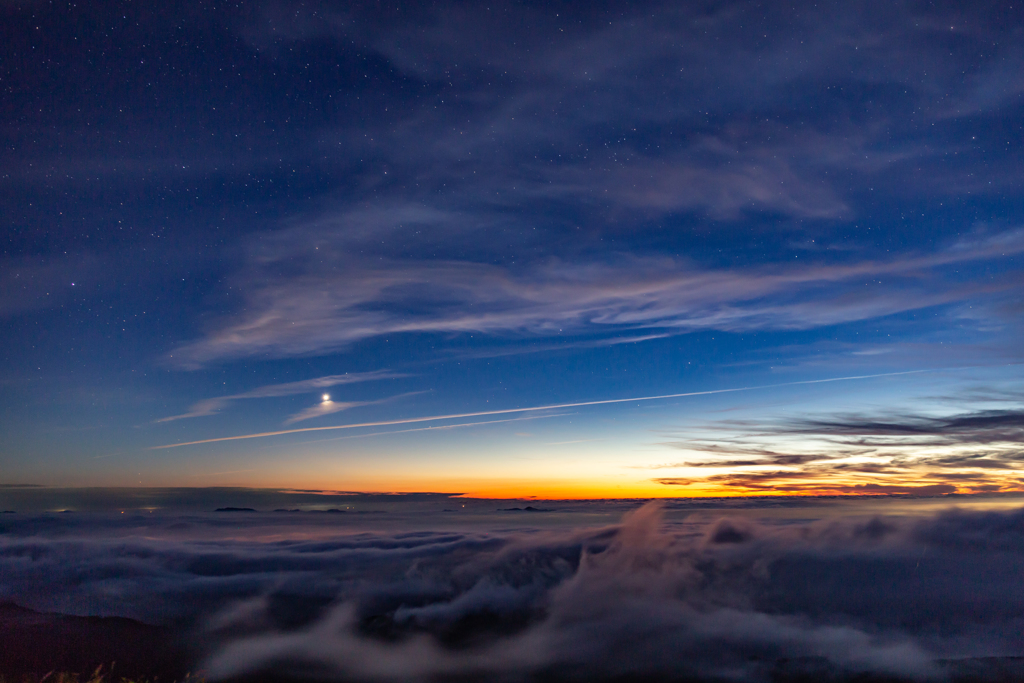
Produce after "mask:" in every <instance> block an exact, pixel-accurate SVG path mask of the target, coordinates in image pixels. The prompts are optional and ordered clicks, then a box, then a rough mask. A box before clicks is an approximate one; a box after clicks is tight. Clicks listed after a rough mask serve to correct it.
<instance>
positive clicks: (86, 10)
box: [0, 0, 1024, 496]
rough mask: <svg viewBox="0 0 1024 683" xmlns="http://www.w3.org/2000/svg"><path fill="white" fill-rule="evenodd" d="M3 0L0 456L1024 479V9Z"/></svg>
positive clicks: (13, 470)
mask: <svg viewBox="0 0 1024 683" xmlns="http://www.w3.org/2000/svg"><path fill="white" fill-rule="evenodd" d="M0 14H2V18H0V88H2V93H3V97H2V105H0V107H2V108H0V116H2V121H0V131H2V135H3V145H2V148H0V169H2V170H0V205H2V212H0V220H2V225H3V232H2V237H3V239H2V242H0V244H2V249H3V255H2V260H0V283H2V284H0V287H2V289H0V316H2V319H3V324H2V327H0V334H2V339H0V349H2V352H0V429H2V431H3V434H4V439H3V444H2V445H0V461H2V463H3V467H2V474H0V480H2V482H0V483H38V484H61V485H86V484H89V485H138V484H139V483H142V484H143V485H149V484H152V485H182V486H205V485H214V484H217V485H224V484H241V485H248V486H280V485H286V486H296V487H304V488H318V487H322V488H331V489H344V490H372V491H381V490H434V491H456V492H470V493H478V494H481V495H485V494H486V495H498V494H501V495H574V496H575V495H595V496H596V495H627V494H628V495H691V494H699V493H702V492H705V493H706V492H709V491H717V492H719V493H721V492H726V493H746V492H766V491H767V492H783V493H784V492H810V491H823V492H826V491H827V492H840V493H848V492H901V491H908V490H910V487H915V486H926V487H930V488H928V489H926V490H924V491H925V492H948V491H953V490H958V491H961V492H968V491H991V490H1010V489H1014V488H1019V487H1020V486H1021V479H1020V472H1019V470H1018V469H1017V460H1018V458H1019V456H1020V454H1021V447H1020V444H1021V443H1022V441H1024V433H1022V424H1024V420H1022V417H1021V415H1022V408H1021V405H1022V404H1021V394H1020V380H1021V379H1022V374H1024V373H1022V366H1021V365H1019V363H1021V362H1022V358H1021V356H1022V354H1021V351H1020V345H1019V337H1020V334H1021V332H1022V329H1021V328H1022V326H1021V320H1022V313H1024V305H1022V300H1024V298H1022V296H1021V293H1020V292H1021V290H1022V284H1024V283H1022V270H1021V254H1022V253H1024V227H1022V225H1024V199H1022V198H1024V194H1022V192H1021V190H1022V185H1024V166H1022V164H1021V161H1022V153H1021V144H1022V141H1024V134H1022V133H1024V128H1022V126H1024V15H1022V9H1021V8H1020V7H1017V6H1016V5H1015V4H1013V3H1009V2H990V3H986V2H975V3H970V4H966V3H923V2H922V3H909V2H903V3H901V2H896V3H893V2H869V3H854V4H851V3H799V2H798V3H786V4H781V3H753V2H705V3H688V4H682V5H680V4H679V3H663V4H659V3H642V2H629V3H616V2H588V3H571V2H564V3H557V2H556V3H552V2H545V3H529V2H520V3H490V4H488V3H477V2H474V3H457V2H453V3H430V4H399V5H385V4H381V3H358V2H356V3H352V2H348V3H334V4H332V3H310V2H302V3H290V2H257V3H251V4H245V5H234V4H229V3H205V4H195V5H192V6H190V7H185V8H182V7H178V6H177V4H174V3H172V4H171V5H152V4H146V3H137V2H136V3H131V2H126V3H103V2H101V3H80V4H77V5H75V4H71V5H69V4H66V3H49V2H11V1H10V0H5V2H3V3H2V4H0ZM889 373H911V374H895V375H893V374H889ZM865 375H885V376H878V377H870V378H862V379H850V380H841V379H839V378H845V377H863V376H865ZM823 379H828V380H838V381H830V382H824V383H811V384H807V383H805V382H816V381H817V380H823ZM777 385H782V386H777ZM765 386H771V387H773V388H767V389H764V388H761V389H757V388H751V387H765ZM748 388H750V389H749V390H748ZM726 389H728V390H739V389H743V390H742V391H729V392H727V393H717V394H703V395H699V396H688V397H676V398H671V399H657V400H644V401H638V402H631V401H627V402H621V403H613V404H602V405H597V406H581V405H575V404H580V403H587V402H593V401H605V400H616V399H624V398H632V397H637V398H646V397H651V396H661V395H665V394H686V393H697V392H709V391H710V392H716V391H721V390H726ZM324 395H328V396H329V397H330V398H329V399H324V398H323V396H324ZM566 404H572V405H566ZM545 406H559V407H556V408H552V409H550V410H534V409H535V408H541V407H545ZM524 408H529V409H530V410H526V411H522V412H502V411H510V410H519V409H524ZM480 413H484V414H480ZM435 416H456V417H452V418H450V419H430V420H424V419H422V418H433V417H435ZM364 423H387V424H373V425H370V426H365V427H354V428H349V429H344V430H322V431H314V432H307V431H300V432H293V433H289V434H278V435H274V436H267V437H259V438H253V439H241V440H232V441H218V439H224V438H225V437H233V436H245V435H253V434H264V433H268V432H278V431H283V430H296V429H305V428H307V427H334V426H344V425H352V424H364ZM481 423H486V424H481ZM412 430H416V431H412ZM342 437H343V438H342ZM208 440H214V441H210V442H208V443H202V444H194V445H189V446H181V447H177V448H157V447H161V446H169V445H173V444H179V443H184V442H194V441H208ZM787 457H788V460H787V459H786V458H787ZM972 457H974V459H973V460H971V458H972ZM979 459H980V461H979Z"/></svg>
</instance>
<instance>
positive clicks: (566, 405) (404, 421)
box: [151, 370, 935, 450]
mask: <svg viewBox="0 0 1024 683" xmlns="http://www.w3.org/2000/svg"><path fill="white" fill-rule="evenodd" d="M922 372H935V371H934V370H908V371H905V372H886V373H879V374H874V375H858V376H853V377H829V378H826V379H812V380H802V381H799V382H783V383H779V384H766V385H762V386H756V387H736V388H734V389H712V390H709V391H689V392H684V393H679V394H662V395H660V396H634V397H630V398H612V399H606V400H602V401H581V402H578V403H559V404H555V405H545V406H531V407H528V408H507V409H504V410H485V411H481V412H474V413H456V414H451V415H430V416H426V417H411V418H405V419H401V420H382V421H378V422H361V423H358V424H347V425H332V426H329V427H303V428H301V429H281V430H277V431H273V432H259V433H257V434H240V435H238V436H224V437H219V438H216V439H202V440H200V441H187V442H183V443H172V444H167V445H164V446H153V447H152V449H151V450H160V449H164V448H178V447H181V446H195V445H199V444H205V443H218V442H221V441H237V440H239V439H260V438H264V437H268V436H282V435H285V434H299V433H302V432H319V431H326V430H334V429H357V428H361V427H383V426H390V425H402V424H413V423H417V422H434V421H439V420H453V419H457V418H466V417H483V416H485V415H508V414H511V413H527V412H537V411H543V410H557V409H561V408H580V407H584V406H599V405H611V404H616V403H632V402H636V401H659V400H663V399H668V398H684V397H688V396H710V395H713V394H728V393H734V392H739V391H757V390H761V389H771V388H777V387H788V386H798V385H803V384H822V383H826V382H847V381H853V380H861V379H870V378H874V377H893V376H898V375H913V374H918V373H922Z"/></svg>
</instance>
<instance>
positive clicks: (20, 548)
mask: <svg viewBox="0 0 1024 683" xmlns="http://www.w3.org/2000/svg"><path fill="white" fill-rule="evenodd" d="M617 506H618V507H609V506H607V505H605V506H603V507H602V506H601V505H600V504H595V505H594V510H593V511H588V509H587V507H586V506H585V505H577V506H576V507H575V509H574V510H575V511H574V512H573V513H572V514H565V513H563V512H559V511H557V510H556V511H552V512H526V511H520V510H514V511H505V510H502V511H497V510H494V511H492V512H490V513H488V514H483V513H480V512H479V511H478V512H477V513H474V515H473V516H472V517H470V516H468V514H467V516H465V517H463V516H462V515H461V514H459V513H454V512H452V511H448V512H444V513H442V512H440V511H438V512H434V513H429V512H417V513H415V514H414V515H412V517H415V518H416V519H417V523H416V524H411V523H410V524H405V523H403V522H402V521H401V520H400V519H398V518H396V517H394V516H393V515H391V516H389V515H388V514H386V513H380V514H378V515H375V514H374V513H367V514H364V515H357V514H316V513H311V512H304V513H266V512H263V513H241V512H234V513H212V514H211V513H204V514H192V513H190V514H160V513H159V512H149V513H146V512H143V513H131V512H130V513H127V514H121V513H114V514H106V513H104V514H84V513H76V514H68V515H59V514H42V515H40V514H31V515H21V514H18V515H8V516H5V517H4V518H3V519H2V520H0V600H4V599H6V600H12V601H15V602H17V603H18V604H20V605H22V606H24V607H29V608H32V609H36V610H40V611H54V612H62V613H70V614H81V615H86V614H95V615H117V616H127V617H132V618H135V619H138V620H141V621H146V622H149V623H159V624H165V625H170V626H172V627H173V628H175V629H178V630H179V632H181V633H182V634H183V638H186V639H187V640H188V642H189V643H190V647H191V649H192V651H193V652H194V653H195V658H196V664H197V666H198V667H199V668H200V669H201V670H203V671H204V672H205V673H206V675H207V676H208V677H209V678H210V679H213V680H221V679H237V678H246V677H254V676H263V675H270V676H275V675H287V676H288V677H300V678H301V677H306V676H310V677H316V678H330V679H335V680H353V681H363V680H365V681H415V680H495V681H527V680H574V681H575V680H578V681H591V680H631V679H636V678H643V679H645V680H669V679H671V680H682V679H694V680H739V681H746V680H751V681H756V680H771V679H773V678H775V679H778V678H779V676H780V675H783V674H785V675H790V674H793V672H794V671H796V672H798V673H800V672H803V674H805V675H810V676H812V677H815V679H821V680H825V679H824V678H822V676H856V675H861V674H870V675H876V676H883V677H887V676H891V677H896V678H900V679H916V680H933V679H934V680H943V679H947V678H948V677H949V675H950V663H949V661H950V660H963V659H967V658H979V657H1007V656H1019V655H1024V590H1022V582H1021V577H1022V576H1024V508H1021V509H1012V508H1010V509H1001V510H990V511H984V510H981V511H978V510H975V511H972V510H967V509H954V508H949V509H945V510H943V511H940V512H937V513H928V514H915V515H908V514H892V515H881V516H880V515H873V514H865V515H858V514H849V513H848V512H847V513H844V514H840V515H835V514H831V515H829V514H809V515H808V517H806V518H801V517H800V516H799V515H794V514H786V515H781V516H780V515H775V516H771V515H760V514H757V512H756V511H754V513H753V514H752V513H751V511H750V510H745V511H742V512H743V513H744V514H730V513H729V512H728V511H725V512H722V511H707V510H705V511H699V510H697V511H693V510H691V511H685V510H683V511H681V510H679V509H677V508H676V507H673V505H672V504H668V505H667V509H666V504H664V503H658V502H652V503H646V504H642V505H641V504H640V503H635V504H633V505H626V504H617ZM630 507H631V508H632V509H630V510H628V511H627V512H626V513H625V514H624V516H622V518H621V521H619V522H614V523H608V522H606V521H604V520H605V519H606V518H609V517H610V516H611V514H610V513H615V515H617V512H615V511H616V510H618V509H620V508H630ZM810 512H813V510H810ZM598 513H600V514H598ZM396 520H397V521H396ZM431 526H433V527H435V529H436V530H430V527H431ZM780 672H782V673H781V674H780Z"/></svg>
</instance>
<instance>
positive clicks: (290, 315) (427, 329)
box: [169, 229, 1024, 367]
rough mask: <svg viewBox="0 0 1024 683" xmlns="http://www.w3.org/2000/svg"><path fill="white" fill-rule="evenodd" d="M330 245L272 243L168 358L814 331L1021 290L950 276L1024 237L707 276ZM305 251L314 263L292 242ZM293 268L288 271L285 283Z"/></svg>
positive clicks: (676, 269) (687, 268) (199, 362)
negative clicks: (355, 256) (193, 337)
mask: <svg viewBox="0 0 1024 683" xmlns="http://www.w3.org/2000/svg"><path fill="white" fill-rule="evenodd" d="M323 237H324V240H323V241H322V243H321V244H319V245H318V246H317V247H316V249H315V250H313V252H312V253H313V254H314V255H312V256H311V255H310V253H309V250H308V249H306V246H305V245H306V244H308V240H307V239H296V238H295V237H294V236H290V235H278V236H275V237H274V238H273V241H274V243H275V244H276V245H277V246H279V247H280V249H273V250H269V247H268V246H267V245H264V246H263V247H262V248H263V249H268V250H267V251H266V252H261V255H260V257H259V259H258V260H256V261H254V262H253V264H252V267H251V269H250V272H249V273H248V274H246V275H244V276H242V277H241V278H240V279H239V281H238V285H239V287H240V289H241V290H242V291H243V292H244V293H245V296H246V300H247V306H246V310H245V312H244V313H242V314H241V315H240V317H239V318H238V319H236V320H233V321H229V322H227V324H225V325H224V326H222V327H220V328H219V329H216V330H214V331H212V332H211V333H210V334H209V335H208V336H207V337H206V338H204V339H201V340H198V341H196V342H193V343H190V344H187V345H185V346H183V347H180V348H178V349H177V350H176V351H175V352H174V354H172V356H173V357H172V358H170V359H169V360H170V361H171V362H173V363H175V364H179V365H183V366H185V367H200V366H203V365H208V364H210V363H214V362H217V361H222V360H228V359H234V358H244V357H250V356H255V355H260V356H268V355H269V356H273V357H290V356H304V355H316V354H325V353H329V352H332V351H337V350H339V349H343V348H345V347H346V346H349V345H351V344H353V343H355V342H358V341H361V340H364V339H369V338H373V337H380V336H383V335H388V334H403V333H434V334H441V333H443V334H459V333H483V334H487V335H495V336H505V337H510V336H511V337H519V338H521V337H523V336H527V335H528V336H531V337H537V336H546V337H552V336H557V335H560V334H585V333H589V334H593V333H598V332H601V333H604V334H609V333H611V334H621V333H622V332H624V331H629V330H636V329H650V328H658V329H661V330H672V331H675V333H678V334H682V333H686V332H693V331H698V330H725V331H735V332H743V331H751V330H762V329H810V328H815V327H821V326H827V325H835V324H839V323H844V322H850V321H856V320H865V319H870V318H877V317H881V316H886V315H892V314H895V313H900V312H904V311H910V310H916V309H921V308H926V307H929V306H937V305H942V304H948V303H952V302H955V301H963V300H967V299H970V298H971V297H976V296H983V295H991V294H992V293H994V292H1006V291H1010V290H1011V289H1013V288H1015V286H1016V283H1012V282H1005V283H999V282H995V283H993V282H991V281H987V280H986V282H985V283H984V284H982V283H980V282H979V283H977V284H970V283H964V282H962V281H959V282H955V281H953V280H946V279H945V278H944V277H943V274H944V272H945V271H944V269H945V268H947V267H950V266H954V265H957V264H961V265H967V264H969V263H971V262H976V261H985V260H991V259H997V258H1004V257H1006V256H1011V255H1013V254H1017V253H1021V252H1022V251H1024V231H1022V230H1019V229H1018V230H1012V231H1005V232H1002V233H998V234H996V235H982V236H975V237H974V238H973V239H969V240H961V241H958V242H956V243H954V244H952V245H950V246H949V247H947V248H946V249H944V250H941V251H938V252H935V253H932V254H924V255H906V256H904V257H902V258H887V259H884V260H875V261H861V262H852V263H824V262H822V263H812V264H808V265H800V266H798V265H793V264H789V263H787V264H780V265H776V266H767V265H765V266H760V267H753V268H749V269H739V268H730V269H720V270H708V269H702V268H697V267H695V266H693V265H691V264H688V263H685V262H681V261H678V260H675V259H669V258H640V257H623V258H622V259H621V260H619V261H618V262H616V263H600V262H591V263H586V262H579V261H576V262H571V263H569V262H562V261H559V260H548V261H545V262H542V263H537V264H533V265H528V266H524V267H522V268H519V267H512V266H498V265H493V264H485V263H473V262H466V261H397V260H393V259H384V258H383V257H382V258H380V259H378V261H377V262H376V263H375V264H371V263H369V262H367V261H366V260H352V259H351V258H349V257H348V256H346V251H347V249H346V247H345V246H344V245H343V244H341V243H339V244H334V245H332V243H331V238H330V236H329V235H324V236H323ZM295 242H298V243H299V244H302V245H303V249H306V252H305V253H304V254H301V255H300V254H296V253H295V248H294V247H290V246H288V244H291V243H295ZM328 264H329V265H328ZM286 265H287V266H288V268H287V271H288V272H289V274H288V275H287V276H281V275H277V274H276V273H277V272H278V271H279V270H281V269H282V268H283V267H284V266H286ZM342 265H343V267H342ZM883 281H884V282H883ZM866 284H867V285H871V286H870V287H866V286H865V285H866Z"/></svg>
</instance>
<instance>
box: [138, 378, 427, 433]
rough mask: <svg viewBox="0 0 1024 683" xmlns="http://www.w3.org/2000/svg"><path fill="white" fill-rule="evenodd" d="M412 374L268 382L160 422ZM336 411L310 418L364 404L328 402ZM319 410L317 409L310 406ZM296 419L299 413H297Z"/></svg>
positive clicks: (208, 402) (322, 408)
mask: <svg viewBox="0 0 1024 683" xmlns="http://www.w3.org/2000/svg"><path fill="white" fill-rule="evenodd" d="M408 376H409V375H407V374H403V373H396V372H391V371H389V370H374V371H372V372H353V373H346V374H344V375H324V376H323V377H315V378H313V379H305V380H300V381H298V382H285V383H283V384H267V385H264V386H262V387H257V388H255V389H250V390H249V391H244V392H242V393H239V394H229V395H227V396H217V397H216V398H208V399H204V400H202V401H199V402H197V403H194V404H192V406H191V407H190V408H189V410H188V412H186V413H182V414H181V415H171V416H170V417H163V418H160V419H159V420H157V422H172V421H174V420H184V419H187V418H192V417H205V416H207V415H215V414H216V413H218V412H220V411H221V410H223V409H224V408H226V407H227V406H228V405H230V404H231V403H232V402H233V401H241V400H245V399H256V398H276V397H281V396H295V395H297V394H307V393H311V392H314V391H319V390H321V389H327V388H330V387H334V386H338V385H342V384H355V383H357V382H371V381H377V380H385V379H397V378H400V377H408ZM324 403H327V404H328V406H329V407H331V408H333V410H327V409H326V408H324V407H319V406H318V407H317V408H320V410H321V412H319V413H316V414H314V413H313V412H310V414H309V415H308V417H316V416H317V415H326V414H328V413H332V412H337V411H339V410H345V409H346V408H348V407H353V406H356V405H363V404H361V403H343V402H324ZM308 410H310V411H315V410H316V408H312V409H308ZM293 418H295V416H293ZM304 419H308V418H307V417H299V418H295V419H290V420H289V422H295V421H297V420H304Z"/></svg>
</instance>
